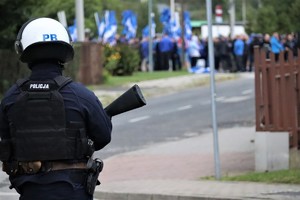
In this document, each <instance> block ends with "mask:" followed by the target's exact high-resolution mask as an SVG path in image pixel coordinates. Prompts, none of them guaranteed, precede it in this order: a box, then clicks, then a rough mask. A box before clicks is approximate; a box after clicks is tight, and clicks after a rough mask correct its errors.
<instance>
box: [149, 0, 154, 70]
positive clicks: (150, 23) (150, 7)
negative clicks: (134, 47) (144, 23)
mask: <svg viewBox="0 0 300 200" xmlns="http://www.w3.org/2000/svg"><path fill="white" fill-rule="evenodd" d="M148 27H149V40H148V41H149V45H148V46H149V65H148V66H149V67H148V68H149V72H153V54H152V52H153V47H152V44H153V42H152V37H153V36H152V0H148Z"/></svg>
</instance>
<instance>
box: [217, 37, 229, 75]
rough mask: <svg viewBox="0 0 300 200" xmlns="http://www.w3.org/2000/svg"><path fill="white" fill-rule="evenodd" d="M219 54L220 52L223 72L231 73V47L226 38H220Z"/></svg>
mask: <svg viewBox="0 0 300 200" xmlns="http://www.w3.org/2000/svg"><path fill="white" fill-rule="evenodd" d="M219 52H220V63H221V66H222V69H223V71H225V72H229V71H230V68H231V58H230V53H231V50H230V46H229V42H228V38H226V37H224V36H222V35H221V36H220V41H219Z"/></svg>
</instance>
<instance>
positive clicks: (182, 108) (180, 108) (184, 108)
mask: <svg viewBox="0 0 300 200" xmlns="http://www.w3.org/2000/svg"><path fill="white" fill-rule="evenodd" d="M190 108H192V105H186V106H182V107H179V108H177V110H178V111H179V110H187V109H190Z"/></svg>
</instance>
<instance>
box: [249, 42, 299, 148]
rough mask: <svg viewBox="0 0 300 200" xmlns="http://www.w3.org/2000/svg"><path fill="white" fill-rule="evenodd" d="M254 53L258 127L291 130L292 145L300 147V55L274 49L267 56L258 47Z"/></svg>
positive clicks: (265, 129) (269, 129) (260, 129)
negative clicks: (277, 55) (278, 52)
mask: <svg viewBox="0 0 300 200" xmlns="http://www.w3.org/2000/svg"><path fill="white" fill-rule="evenodd" d="M254 53H255V54H254V58H255V59H254V63H255V98H256V99H255V104H256V131H271V132H272V131H288V132H289V133H290V147H291V148H294V147H295V148H299V147H300V134H299V133H300V132H299V120H300V117H299V114H300V101H299V100H300V96H299V88H300V77H299V70H300V56H298V57H294V56H293V54H292V52H288V57H287V58H285V56H284V53H283V52H282V53H281V54H280V55H279V57H278V58H277V59H275V55H274V54H273V53H270V55H269V58H268V59H267V55H266V52H265V51H264V50H260V49H259V48H258V47H256V48H255V50H254ZM298 55H300V52H298Z"/></svg>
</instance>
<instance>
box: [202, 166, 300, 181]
mask: <svg viewBox="0 0 300 200" xmlns="http://www.w3.org/2000/svg"><path fill="white" fill-rule="evenodd" d="M204 179H206V180H213V179H214V178H212V177H205V178H204ZM221 180H222V181H249V182H264V183H285V184H300V169H291V170H279V171H272V172H251V173H247V174H243V175H238V176H224V177H222V179H221Z"/></svg>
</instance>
